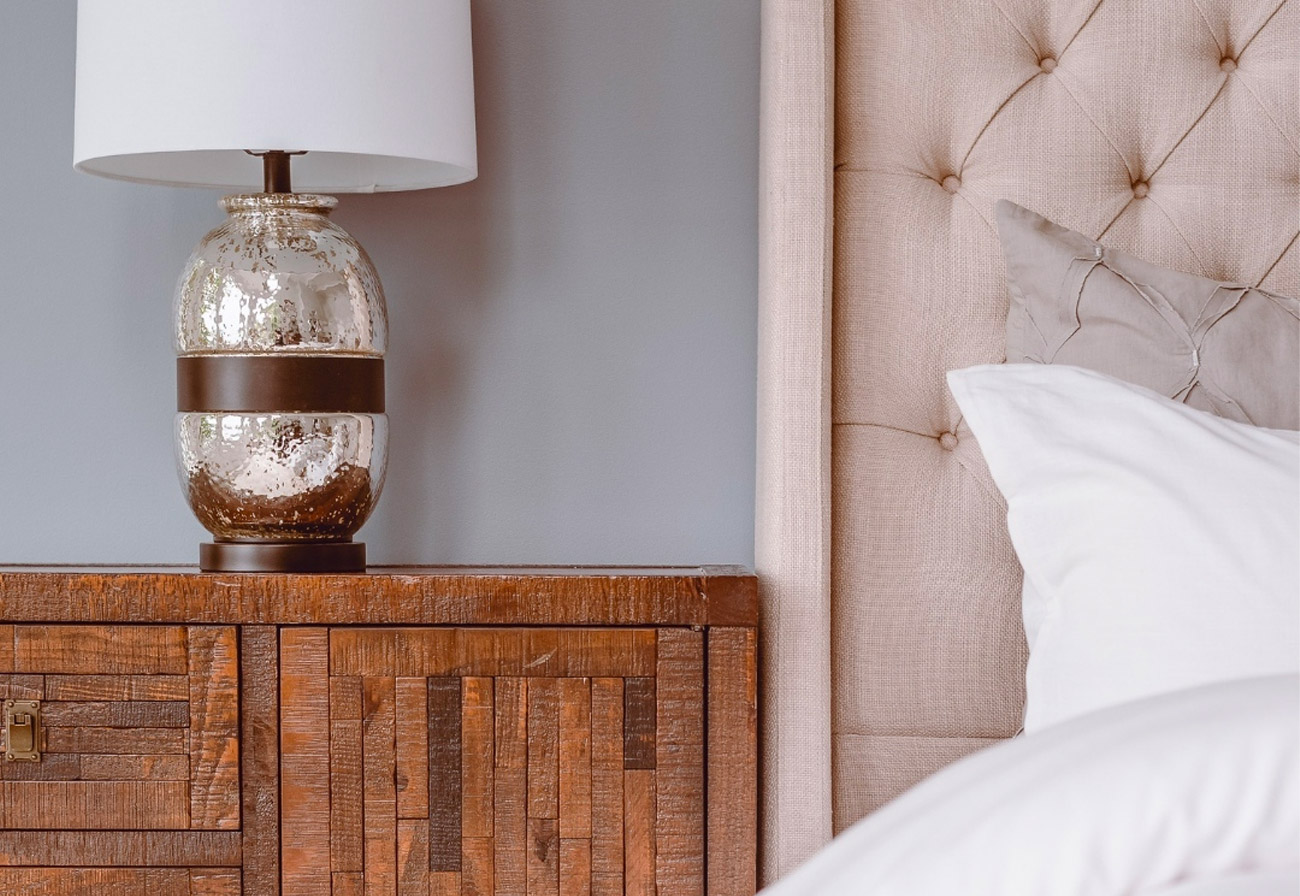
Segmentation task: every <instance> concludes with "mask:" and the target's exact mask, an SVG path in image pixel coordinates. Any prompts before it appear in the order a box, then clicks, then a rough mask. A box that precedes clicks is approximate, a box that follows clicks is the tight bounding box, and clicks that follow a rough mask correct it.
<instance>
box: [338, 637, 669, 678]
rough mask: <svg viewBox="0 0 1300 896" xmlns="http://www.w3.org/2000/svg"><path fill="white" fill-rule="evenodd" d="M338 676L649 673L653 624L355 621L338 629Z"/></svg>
mask: <svg viewBox="0 0 1300 896" xmlns="http://www.w3.org/2000/svg"><path fill="white" fill-rule="evenodd" d="M330 664H331V665H330V669H331V672H332V674H335V675H392V676H410V677H429V678H434V677H443V676H449V677H460V676H465V675H472V676H480V677H501V676H514V677H523V676H528V677H538V678H566V677H569V678H590V677H594V676H615V675H642V676H651V675H653V674H654V664H655V632H654V629H647V628H642V629H637V628H622V629H604V628H555V627H543V628H507V629H502V628H468V627H461V628H440V627H434V626H421V627H413V628H369V629H368V628H359V629H349V630H346V633H345V634H343V635H339V636H336V637H335V639H334V641H333V643H332V646H331V652H330Z"/></svg>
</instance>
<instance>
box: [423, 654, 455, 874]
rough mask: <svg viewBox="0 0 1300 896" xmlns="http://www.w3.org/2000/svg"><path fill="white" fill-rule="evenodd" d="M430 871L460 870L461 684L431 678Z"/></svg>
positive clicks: (429, 701)
mask: <svg viewBox="0 0 1300 896" xmlns="http://www.w3.org/2000/svg"><path fill="white" fill-rule="evenodd" d="M427 688H428V690H427V698H428V707H429V710H428V712H429V870H430V871H459V870H460V826H461V791H460V784H461V769H460V760H461V728H460V724H461V709H460V699H461V684H460V679H459V678H449V677H439V678H430V679H428V684H427Z"/></svg>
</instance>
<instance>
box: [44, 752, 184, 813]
mask: <svg viewBox="0 0 1300 896" xmlns="http://www.w3.org/2000/svg"><path fill="white" fill-rule="evenodd" d="M52 755H57V754H52ZM76 758H78V759H79V760H80V762H79V763H78V765H79V766H80V776H79V777H80V780H82V781H188V780H189V779H190V757H189V756H187V755H185V754H183V753H178V754H170V755H162V756H132V755H117V756H113V755H103V754H94V753H91V754H88V755H85V756H78V757H76ZM38 764H39V765H44V764H45V762H44V760H43V759H42V761H41V762H40V763H38ZM191 805H192V803H191Z"/></svg>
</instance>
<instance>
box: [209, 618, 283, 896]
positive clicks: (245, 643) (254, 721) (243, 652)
mask: <svg viewBox="0 0 1300 896" xmlns="http://www.w3.org/2000/svg"><path fill="white" fill-rule="evenodd" d="M279 650H280V645H279V632H278V631H277V630H276V629H275V628H274V627H273V626H269V625H246V626H243V627H242V628H241V629H240V630H239V668H240V680H241V687H242V693H241V706H240V767H241V771H242V781H241V791H242V793H241V807H242V811H241V820H242V823H243V835H244V841H243V842H244V847H243V853H244V873H243V880H242V886H243V889H244V893H245V894H246V896H278V894H279V892H280V678H279V670H280V667H279V662H278V661H277V659H278V654H279ZM207 864H217V863H215V862H213V863H207Z"/></svg>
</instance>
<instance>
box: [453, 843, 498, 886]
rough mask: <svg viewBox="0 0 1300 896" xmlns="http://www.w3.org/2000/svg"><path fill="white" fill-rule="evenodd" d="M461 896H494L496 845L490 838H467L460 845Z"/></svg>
mask: <svg viewBox="0 0 1300 896" xmlns="http://www.w3.org/2000/svg"><path fill="white" fill-rule="evenodd" d="M460 848H461V853H460V871H461V882H460V892H461V896H493V894H495V893H496V882H495V881H494V879H493V871H494V860H493V852H494V850H495V848H496V847H495V844H494V842H493V841H492V839H491V838H489V837H466V838H465V839H463V840H462V841H461V844H460Z"/></svg>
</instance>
